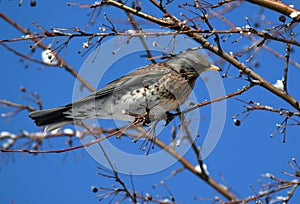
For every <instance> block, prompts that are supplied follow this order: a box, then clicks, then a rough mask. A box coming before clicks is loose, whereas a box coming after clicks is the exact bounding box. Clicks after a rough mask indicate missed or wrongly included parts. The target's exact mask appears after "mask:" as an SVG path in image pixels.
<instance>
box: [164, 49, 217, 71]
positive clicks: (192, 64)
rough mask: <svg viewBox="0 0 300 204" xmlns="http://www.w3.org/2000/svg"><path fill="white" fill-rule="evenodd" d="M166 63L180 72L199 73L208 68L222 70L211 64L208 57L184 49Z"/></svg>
mask: <svg viewBox="0 0 300 204" xmlns="http://www.w3.org/2000/svg"><path fill="white" fill-rule="evenodd" d="M166 63H167V64H168V65H169V66H171V67H172V69H174V70H175V71H177V72H178V73H181V72H183V71H184V72H197V73H198V74H199V75H200V74H201V73H202V72H204V71H208V70H213V71H221V69H220V68H219V67H217V66H215V65H213V64H211V63H210V62H209V61H208V59H207V57H206V56H204V55H202V54H200V53H198V52H195V51H184V52H181V53H179V54H178V55H175V56H173V57H171V58H170V59H168V60H167V61H166Z"/></svg>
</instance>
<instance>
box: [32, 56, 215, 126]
mask: <svg viewBox="0 0 300 204" xmlns="http://www.w3.org/2000/svg"><path fill="white" fill-rule="evenodd" d="M207 70H215V71H220V70H221V69H220V68H218V67H216V66H214V65H212V64H211V63H210V62H209V61H208V60H207V58H206V57H205V56H203V55H201V54H199V53H198V52H195V51H184V52H181V53H180V54H178V55H174V56H172V57H171V58H169V59H167V60H166V61H164V62H161V63H157V64H150V65H147V66H144V67H141V68H139V69H137V70H135V71H133V72H131V73H129V74H127V75H125V76H123V77H121V78H119V79H117V80H115V81H112V82H111V83H109V84H107V85H106V86H104V87H103V88H102V89H100V90H98V91H96V92H94V93H92V94H90V95H88V96H86V97H84V98H82V99H79V100H77V101H75V102H73V103H70V104H68V105H65V106H61V107H57V108H52V109H48V110H37V111H33V112H31V113H30V114H29V116H30V117H31V118H32V119H33V120H34V121H35V123H36V125H38V126H45V125H47V127H46V129H45V131H51V130H54V129H56V128H59V127H61V126H63V125H66V124H71V123H75V122H76V121H81V120H84V119H88V118H102V119H118V120H125V121H134V120H135V119H136V118H138V117H140V116H147V120H148V122H151V121H155V120H161V119H165V118H166V117H167V115H168V113H169V111H172V110H175V109H177V108H178V107H179V106H180V105H181V104H183V103H184V101H185V100H186V99H187V98H188V96H189V95H190V93H191V91H192V89H193V88H194V85H195V82H196V79H197V78H198V77H199V75H200V74H201V73H202V72H204V71H207Z"/></svg>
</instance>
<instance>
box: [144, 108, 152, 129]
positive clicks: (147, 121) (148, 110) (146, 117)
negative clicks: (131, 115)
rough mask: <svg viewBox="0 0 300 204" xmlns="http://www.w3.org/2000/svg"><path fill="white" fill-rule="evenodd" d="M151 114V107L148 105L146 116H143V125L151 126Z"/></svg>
mask: <svg viewBox="0 0 300 204" xmlns="http://www.w3.org/2000/svg"><path fill="white" fill-rule="evenodd" d="M149 115H150V108H148V107H146V113H144V117H143V126H149V125H150V124H151V120H150V117H149Z"/></svg>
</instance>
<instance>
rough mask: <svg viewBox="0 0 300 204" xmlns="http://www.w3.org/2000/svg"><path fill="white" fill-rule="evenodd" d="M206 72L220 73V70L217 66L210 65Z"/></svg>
mask: <svg viewBox="0 0 300 204" xmlns="http://www.w3.org/2000/svg"><path fill="white" fill-rule="evenodd" d="M207 70H213V71H222V69H221V68H219V67H217V66H215V65H213V64H211V65H210V66H209V67H208V68H207Z"/></svg>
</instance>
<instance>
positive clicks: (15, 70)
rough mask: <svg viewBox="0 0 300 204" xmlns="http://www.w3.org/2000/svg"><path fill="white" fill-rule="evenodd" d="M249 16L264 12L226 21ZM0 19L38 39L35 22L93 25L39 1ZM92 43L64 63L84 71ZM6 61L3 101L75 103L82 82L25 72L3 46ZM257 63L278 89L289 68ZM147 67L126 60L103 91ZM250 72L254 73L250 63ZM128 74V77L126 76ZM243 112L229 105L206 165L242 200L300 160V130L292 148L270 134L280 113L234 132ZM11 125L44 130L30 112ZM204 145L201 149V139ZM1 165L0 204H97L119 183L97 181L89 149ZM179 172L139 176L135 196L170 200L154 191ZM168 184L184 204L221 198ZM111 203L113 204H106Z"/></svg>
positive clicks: (205, 119) (6, 159)
mask: <svg viewBox="0 0 300 204" xmlns="http://www.w3.org/2000/svg"><path fill="white" fill-rule="evenodd" d="M295 2H296V1H295ZM295 2H293V1H290V2H289V3H291V4H292V3H294V4H295V7H296V8H297V7H298V9H299V8H300V5H297V3H295ZM298 4H299V3H298ZM249 8H251V9H256V10H257V12H259V11H260V10H259V9H258V8H257V7H255V6H252V5H249V4H246V6H244V7H241V9H236V10H233V11H232V12H231V13H229V14H228V15H227V17H228V18H229V19H231V17H232V16H240V17H241V18H238V19H236V20H235V23H236V25H238V26H244V25H246V22H245V20H244V18H242V16H247V15H248V14H249V15H250V14H251V15H253V14H252V13H253V10H251V9H249ZM143 9H145V10H144V11H145V12H147V11H148V10H147V9H151V8H146V7H145V8H143ZM104 10H105V11H106V12H107V13H108V14H109V16H110V17H111V18H112V19H120V18H121V17H123V16H122V15H123V14H119V13H117V10H115V9H112V11H109V10H108V9H104ZM0 11H1V12H3V13H5V14H6V15H7V16H9V17H10V18H12V19H13V20H15V21H16V22H18V23H20V24H21V25H22V26H24V27H28V28H30V30H33V31H39V30H38V28H36V27H34V26H33V25H32V21H35V22H36V23H38V24H39V25H42V26H43V27H45V28H47V29H48V28H51V27H58V28H64V27H68V28H70V27H75V26H78V27H80V28H83V27H84V26H85V25H86V23H87V21H88V17H87V13H88V10H85V9H82V8H78V7H76V6H74V7H68V6H67V2H63V1H60V2H59V3H53V2H49V1H38V2H37V6H36V7H34V8H31V7H30V6H29V2H27V1H24V3H23V5H22V6H21V7H18V5H17V2H14V1H2V2H1V3H0ZM154 15H158V16H159V15H161V14H160V13H159V12H158V11H156V10H155V11H154ZM265 15H266V17H267V19H266V20H267V21H270V22H272V21H276V20H277V19H278V17H279V15H278V14H274V13H273V12H268V11H265ZM254 21H255V19H254V20H253V21H251V20H250V23H254ZM98 23H99V21H98ZM213 23H215V24H214V25H216V27H218V28H220V29H222V28H224V27H226V26H224V25H223V24H221V23H220V22H219V21H217V20H215V21H213ZM276 23H277V24H279V22H278V21H276ZM276 23H275V25H276ZM117 25H118V26H120V27H122V23H119V24H118V23H117ZM0 27H1V31H0V39H8V38H14V37H20V36H21V35H22V34H21V33H20V32H18V31H16V29H15V28H13V27H12V26H10V25H9V24H7V23H6V22H4V21H3V20H2V19H1V20H0ZM98 27H99V26H98ZM145 27H146V28H152V27H151V25H150V24H145ZM93 29H94V30H95V29H97V26H95V27H94V28H91V30H93ZM295 29H296V30H295V31H296V33H297V31H298V32H299V28H297V27H296V28H295ZM234 39H235V37H232V40H234ZM85 40H86V39H85ZM85 40H84V39H82V40H81V39H80V40H77V39H75V40H74V41H72V42H71V43H70V44H69V45H68V48H67V51H66V53H65V55H64V56H65V60H66V61H67V62H68V63H69V64H70V65H71V66H73V67H74V68H75V69H76V70H80V67H81V65H82V63H83V62H84V60H85V59H86V56H84V57H82V56H81V55H80V54H78V52H77V51H78V50H80V46H81V45H82V43H83V42H85ZM232 40H228V41H227V42H226V43H224V49H225V50H226V51H231V50H230V49H233V51H234V50H238V49H240V48H241V47H240V46H245V45H249V43H248V44H247V41H246V40H244V39H243V40H242V41H241V42H240V44H236V46H232V44H231V41H232ZM43 42H44V43H45V44H47V43H51V40H45V41H43ZM8 45H10V44H8ZM30 45H31V44H30V43H27V42H16V43H13V44H12V47H13V48H15V49H17V50H18V51H19V52H21V53H29V52H30V49H29V46H30ZM268 46H270V47H271V48H273V49H276V50H277V51H278V52H279V53H282V54H284V49H285V47H284V46H283V45H282V44H281V43H276V42H275V43H273V42H272V43H270V44H268ZM40 53H41V50H40V49H37V50H36V51H35V53H34V55H33V56H35V57H37V58H38V57H39V56H40ZM0 54H1V55H0V56H1V57H0V59H1V61H0V66H1V69H2V73H1V75H0V86H1V89H0V96H1V97H0V99H6V100H9V101H13V102H16V103H21V104H30V105H34V104H33V103H31V102H30V101H28V100H26V99H23V98H22V96H27V95H26V93H22V92H21V91H20V87H21V86H24V87H26V89H27V90H28V91H31V92H38V93H40V96H41V98H42V101H43V107H44V108H52V107H56V106H59V105H63V104H67V103H69V102H70V101H71V100H72V92H73V87H74V83H75V79H74V77H73V76H71V75H70V74H69V73H67V72H66V71H65V70H64V69H60V68H57V67H42V66H41V65H39V64H34V63H32V62H30V63H29V64H28V67H26V66H25V65H26V64H27V63H28V62H25V63H24V62H21V61H20V60H19V58H18V57H16V56H15V55H14V54H13V53H11V52H8V51H7V50H6V49H5V48H4V47H2V46H1V47H0ZM298 55H299V49H297V48H295V52H293V53H292V55H291V59H293V60H296V61H297V60H298V59H297V58H296V57H297V56H298ZM212 58H213V59H216V58H215V57H214V56H212ZM245 58H246V57H243V58H241V60H244V59H245ZM256 60H257V61H259V62H260V66H259V67H258V68H254V69H255V71H257V72H258V73H259V74H261V75H262V76H264V77H266V79H268V80H269V81H270V82H271V83H275V82H276V80H278V79H281V77H282V72H283V67H284V62H283V61H282V60H279V59H278V58H276V57H274V55H272V54H270V53H269V52H267V51H262V52H261V53H260V54H258V55H257V56H256ZM298 62H299V61H298ZM148 63H149V62H147V61H145V60H144V59H138V58H136V56H129V57H128V58H122V60H120V61H119V62H116V63H115V64H114V65H113V67H112V68H111V69H110V72H109V73H107V75H106V77H105V78H104V80H103V82H102V84H100V85H99V87H101V86H102V85H103V84H105V83H107V82H110V81H112V80H114V79H116V78H118V77H120V76H122V75H123V74H126V73H128V72H129V71H131V70H134V69H135V68H137V67H139V66H142V65H145V64H148ZM247 65H249V66H252V64H251V63H248V64H247ZM121 66H122V69H120V67H121ZM227 66H228V64H225V66H224V67H222V68H223V70H226V68H227ZM114 70H115V71H114ZM289 71H290V72H289V84H288V88H289V92H290V93H291V94H292V95H293V96H294V97H295V98H296V99H299V98H300V92H299V91H298V87H297V84H298V83H297V82H298V81H299V80H298V79H299V77H300V72H299V69H298V68H296V67H294V66H290V70H289ZM230 74H232V75H236V72H235V71H234V69H233V68H231V69H230ZM223 83H224V87H225V91H226V93H230V92H232V91H236V90H237V89H239V88H241V87H242V86H243V85H245V84H246V82H245V81H242V80H238V79H227V78H225V79H223ZM204 86H205V85H204V82H203V81H202V80H199V81H198V82H197V84H196V87H195V89H196V90H201V87H202V88H203V87H204ZM207 97H208V96H207V93H203V95H201V94H200V96H199V100H205V99H207ZM238 98H240V99H242V100H244V101H250V100H252V101H255V102H259V103H260V104H262V105H268V106H271V107H274V108H281V107H283V108H287V109H291V107H290V106H289V105H288V104H287V103H285V102H283V101H282V100H281V99H279V98H277V97H276V96H274V95H272V94H270V93H269V92H267V91H266V90H264V89H263V88H261V87H255V88H253V89H252V90H250V91H248V92H247V93H246V94H245V95H242V96H239V97H238ZM243 105H245V104H243V103H241V102H239V101H236V100H228V101H227V115H226V123H225V128H224V130H223V132H222V136H221V138H220V140H219V142H218V144H217V146H216V148H215V149H214V151H213V152H212V153H211V154H210V155H209V156H208V157H207V158H206V159H205V161H204V162H205V163H206V164H207V165H208V171H209V172H210V175H211V176H212V177H213V178H215V179H216V180H218V181H220V182H224V181H222V179H221V177H220V175H222V177H224V179H225V183H224V184H225V185H228V186H230V187H231V188H232V189H233V191H234V192H236V193H237V195H238V196H240V198H242V197H245V196H248V195H252V194H253V192H252V190H251V188H250V187H249V185H250V184H251V185H253V186H254V189H255V190H256V192H258V191H259V183H258V180H260V179H262V180H263V181H265V182H267V180H266V179H264V178H262V177H261V174H263V173H266V172H270V173H273V174H274V175H276V176H279V177H281V178H286V179H289V177H286V176H284V175H282V174H281V172H282V171H289V172H292V170H291V169H290V168H289V166H288V164H287V162H288V161H291V159H292V158H293V157H295V158H298V159H300V151H299V143H300V139H299V135H298V134H299V130H298V127H297V126H295V127H289V128H288V129H287V138H286V143H282V138H283V135H281V134H276V135H275V136H274V137H273V138H271V137H270V134H271V133H272V132H273V131H274V130H275V128H276V126H275V124H277V123H281V122H282V121H283V119H284V118H282V117H280V116H279V115H278V114H276V113H269V112H263V111H256V112H254V113H252V114H251V115H250V116H249V117H247V118H246V119H245V120H244V121H242V124H241V126H239V127H237V126H235V125H234V124H233V122H232V118H231V117H232V116H233V115H236V114H238V113H240V112H242V111H243V110H244V108H243ZM10 110H12V109H9V108H6V107H2V106H0V112H1V113H6V112H9V111H10ZM200 112H201V123H200V132H201V133H202V132H205V130H206V129H207V126H208V125H209V122H210V116H209V114H210V107H209V106H208V107H204V108H202V109H201V111H200ZM6 120H7V118H0V131H9V132H12V133H15V134H18V133H19V132H20V130H27V131H29V132H36V131H40V130H41V129H40V128H38V127H36V126H35V125H34V123H33V122H32V121H31V120H30V119H29V118H28V113H27V112H26V111H24V112H21V113H20V114H18V115H16V116H15V117H14V118H13V119H12V120H11V121H9V122H7V121H6ZM101 124H104V125H107V124H110V123H108V122H106V121H102V122H101ZM202 127H203V129H202ZM199 140H200V141H201V139H199ZM65 141H66V140H65V139H59V140H57V141H53V140H51V141H44V142H45V146H44V147H45V148H46V147H48V148H54V147H56V148H57V147H63V146H64V142H65ZM117 142H120V146H122V147H125V149H126V148H129V149H130V150H129V151H132V148H134V151H135V150H138V149H139V144H132V143H131V142H130V141H129V140H127V139H120V140H118V141H117ZM26 145H29V146H26ZM24 147H26V148H28V147H30V144H24V143H22V142H20V143H19V144H18V146H15V147H14V148H24ZM193 156H194V155H193V153H192V151H189V152H188V153H187V154H186V157H187V158H190V159H191V161H193V164H195V165H196V160H194V159H192V158H193ZM0 165H1V166H0V181H1V183H0V203H10V202H11V200H14V201H15V203H32V204H34V203H45V204H47V203H54V202H55V203H98V201H97V198H96V197H95V194H93V193H92V192H91V190H90V186H93V185H94V186H97V187H100V186H104V187H110V186H111V185H112V183H113V180H109V179H106V178H103V177H101V176H99V175H96V172H97V171H99V170H98V169H97V166H98V165H99V164H98V163H97V162H96V161H95V160H94V159H93V158H92V157H91V156H90V155H89V154H88V153H87V152H86V151H85V150H84V149H80V150H76V151H72V152H68V153H63V154H40V155H29V154H26V153H22V154H4V153H0ZM179 167H181V165H180V164H179V163H178V162H177V163H175V164H174V165H172V166H171V167H169V168H168V169H165V170H163V171H161V172H158V173H154V174H149V175H143V176H135V177H134V178H133V180H134V184H135V189H139V190H140V192H142V191H143V192H150V193H153V195H156V194H159V195H164V196H168V195H169V194H168V192H167V191H166V190H164V188H163V187H162V186H161V185H159V186H158V188H157V189H153V188H152V185H153V184H156V183H159V182H160V180H162V179H164V178H165V177H167V176H169V175H170V173H171V172H172V171H173V170H175V169H177V168H179ZM121 176H122V178H124V180H125V181H129V178H128V176H127V175H121ZM128 183H130V182H128ZM166 183H167V185H168V187H169V188H170V190H171V192H172V193H173V194H174V195H175V199H176V201H177V202H184V203H193V202H196V201H195V200H194V197H195V196H196V197H202V198H212V197H214V196H215V195H216V194H215V192H214V190H213V189H211V188H210V187H209V186H208V185H207V184H205V183H204V182H202V181H200V180H198V179H195V177H194V176H193V175H191V174H190V173H189V172H187V171H184V172H183V173H179V174H178V175H176V176H174V177H172V178H171V179H168V180H167V181H166ZM182 186H184V188H181V187H182ZM297 194H298V195H299V193H297V192H296V193H295V197H294V198H293V199H294V200H293V201H294V202H293V203H295V202H296V201H297V200H299V199H300V197H299V196H298V195H297ZM282 195H285V194H282ZM104 203H106V201H104ZM125 203H126V202H125ZM204 203H205V202H204ZM208 203H211V201H208Z"/></svg>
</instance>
